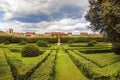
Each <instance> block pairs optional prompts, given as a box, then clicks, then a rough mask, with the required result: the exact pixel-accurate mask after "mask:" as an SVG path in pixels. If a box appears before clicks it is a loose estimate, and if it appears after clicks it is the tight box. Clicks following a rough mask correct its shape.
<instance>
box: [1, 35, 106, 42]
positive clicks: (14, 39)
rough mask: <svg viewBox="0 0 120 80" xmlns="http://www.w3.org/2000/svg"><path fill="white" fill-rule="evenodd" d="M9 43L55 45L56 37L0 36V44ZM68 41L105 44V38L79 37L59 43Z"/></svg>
mask: <svg viewBox="0 0 120 80" xmlns="http://www.w3.org/2000/svg"><path fill="white" fill-rule="evenodd" d="M6 40H8V41H10V42H11V43H19V42H21V41H27V42H28V43H36V42H37V41H38V40H43V41H46V42H48V43H57V42H58V39H57V37H44V36H43V37H30V38H29V37H15V36H10V35H0V43H3V42H4V41H6ZM69 40H72V41H74V42H75V43H79V42H89V41H91V40H96V41H98V42H107V39H106V38H105V37H81V36H72V37H68V36H65V37H61V43H67V42H68V41H69Z"/></svg>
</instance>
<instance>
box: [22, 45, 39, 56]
mask: <svg viewBox="0 0 120 80" xmlns="http://www.w3.org/2000/svg"><path fill="white" fill-rule="evenodd" d="M38 55H39V48H38V47H37V46H35V45H31V44H28V45H26V46H24V47H23V49H22V56H23V57H34V56H38Z"/></svg>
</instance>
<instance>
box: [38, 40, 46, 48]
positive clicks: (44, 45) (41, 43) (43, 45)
mask: <svg viewBox="0 0 120 80" xmlns="http://www.w3.org/2000/svg"><path fill="white" fill-rule="evenodd" d="M36 44H37V46H39V47H48V45H47V42H46V41H42V40H39V41H37V43H36Z"/></svg>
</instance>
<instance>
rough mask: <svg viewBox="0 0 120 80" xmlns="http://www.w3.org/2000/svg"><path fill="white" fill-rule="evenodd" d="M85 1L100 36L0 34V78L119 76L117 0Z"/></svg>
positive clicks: (115, 79)
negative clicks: (87, 2)
mask: <svg viewBox="0 0 120 80" xmlns="http://www.w3.org/2000/svg"><path fill="white" fill-rule="evenodd" d="M88 1H89V10H88V11H87V12H86V15H85V18H86V20H87V21H89V22H90V25H89V26H88V27H89V28H91V29H92V30H93V31H98V32H100V33H101V34H102V35H104V36H103V37H94V36H91V37H90V36H54V37H52V36H46V37H45V36H40V37H16V36H12V35H0V80H120V0H88ZM6 4H7V3H6ZM81 4H82V3H81ZM70 8H71V7H70ZM73 9H74V8H73ZM6 10H7V9H5V11H6ZM73 11H74V10H73ZM8 14H10V13H8ZM11 16H12V14H10V17H11ZM73 18H74V17H73ZM5 19H6V18H5ZM8 22H9V20H8ZM68 22H69V21H68ZM83 22H84V21H83ZM72 25H73V24H72ZM40 26H41V25H40ZM60 26H61V25H60ZM3 27H4V26H3ZM42 27H43V26H42ZM58 27H59V26H58ZM71 29H72V28H71ZM76 29H79V28H76ZM65 31H66V30H65ZM81 31H82V30H81Z"/></svg>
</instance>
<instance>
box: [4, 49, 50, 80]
mask: <svg viewBox="0 0 120 80" xmlns="http://www.w3.org/2000/svg"><path fill="white" fill-rule="evenodd" d="M4 52H5V54H6V58H7V60H8V62H9V65H10V67H11V71H12V73H13V74H14V75H13V77H14V80H27V79H29V78H30V76H31V75H32V74H33V72H34V71H35V70H36V69H37V68H38V67H39V66H40V65H41V64H42V63H43V62H44V61H45V60H46V59H47V57H48V56H49V55H50V53H51V51H50V50H47V51H46V52H45V53H43V54H42V55H40V56H38V57H35V58H29V59H28V58H24V57H23V58H21V57H20V56H19V57H18V56H15V54H14V53H11V52H10V51H9V50H8V49H4ZM18 55H19V54H18ZM23 60H25V62H24V63H23V62H22V61H23Z"/></svg>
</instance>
